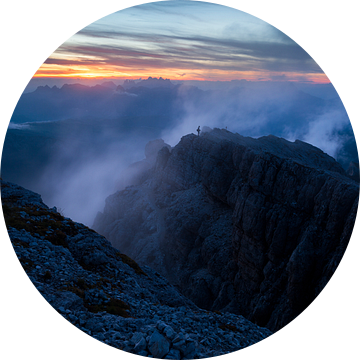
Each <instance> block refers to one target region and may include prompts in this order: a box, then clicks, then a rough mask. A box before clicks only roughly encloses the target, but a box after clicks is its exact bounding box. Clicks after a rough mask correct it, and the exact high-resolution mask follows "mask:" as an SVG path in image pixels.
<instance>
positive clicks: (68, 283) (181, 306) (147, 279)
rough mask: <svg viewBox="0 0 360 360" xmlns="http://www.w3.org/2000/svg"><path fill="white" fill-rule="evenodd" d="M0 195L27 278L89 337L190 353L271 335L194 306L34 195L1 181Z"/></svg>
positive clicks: (175, 355)
mask: <svg viewBox="0 0 360 360" xmlns="http://www.w3.org/2000/svg"><path fill="white" fill-rule="evenodd" d="M1 198H2V204H3V210H4V215H5V220H6V224H7V228H8V233H9V236H10V239H11V241H12V244H13V246H14V249H15V252H16V254H17V256H18V258H19V260H20V263H21V264H22V266H23V268H24V270H25V271H26V273H27V274H28V276H29V278H30V280H31V281H32V283H33V284H34V285H35V286H36V288H37V289H38V290H39V292H40V293H41V294H42V295H43V296H44V298H45V299H46V300H47V301H48V302H49V303H50V304H51V305H52V306H53V307H54V308H55V309H56V310H57V311H58V312H59V313H60V314H61V315H62V316H64V317H65V318H66V319H67V320H69V321H70V322H71V323H72V324H73V325H75V326H76V327H78V328H79V329H81V330H82V331H84V332H86V333H87V334H89V335H91V336H93V337H94V338H96V339H98V340H100V341H102V342H104V343H106V344H108V345H111V346H113V347H116V348H119V349H123V350H125V351H128V352H132V353H135V354H138V355H143V356H148V357H157V358H166V359H185V358H187V359H189V358H204V357H212V356H217V355H221V354H225V353H228V352H232V351H235V350H239V349H242V348H244V347H247V346H249V345H252V344H254V343H256V342H258V341H260V340H262V339H264V338H266V337H267V336H269V335H271V332H270V331H269V330H267V329H264V328H260V327H258V326H257V325H254V324H252V323H251V322H250V321H248V320H246V319H245V318H244V317H242V316H238V315H234V314H230V313H220V312H216V313H215V312H208V311H204V310H201V309H199V308H198V307H197V306H196V305H194V304H193V303H192V302H191V301H190V300H188V299H187V298H185V297H184V296H183V295H181V294H180V293H179V292H178V291H177V290H176V289H175V288H174V287H173V286H172V285H170V284H169V283H168V281H167V280H165V279H164V278H163V277H162V276H161V275H160V274H159V273H157V272H155V271H153V270H151V269H150V268H148V267H140V266H139V265H138V264H137V263H136V262H135V261H133V260H132V259H130V258H129V257H127V256H126V255H124V254H121V253H120V252H119V251H118V250H116V249H115V248H113V247H112V246H111V244H110V243H109V242H108V241H107V240H106V239H105V238H104V237H103V236H101V235H99V234H97V233H96V232H94V231H93V230H91V229H89V228H87V227H86V226H84V225H82V224H79V223H75V222H73V221H72V220H70V219H68V218H64V217H63V216H62V215H60V214H59V213H58V212H57V211H56V209H55V208H52V209H49V208H48V207H47V206H46V205H44V204H43V202H42V200H41V197H40V196H39V195H37V194H35V193H33V192H31V191H28V190H25V189H24V188H22V187H19V186H17V185H14V184H11V183H7V182H1Z"/></svg>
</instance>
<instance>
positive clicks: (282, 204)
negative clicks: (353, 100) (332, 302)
mask: <svg viewBox="0 0 360 360" xmlns="http://www.w3.org/2000/svg"><path fill="white" fill-rule="evenodd" d="M358 194H359V186H358V184H357V183H356V182H355V181H353V180H352V179H350V178H349V177H348V176H347V175H346V173H345V171H344V170H343V169H342V168H341V166H340V165H339V164H338V163H337V162H336V161H335V160H334V159H333V158H331V157H330V156H328V155H326V154H325V153H323V152H322V151H321V150H320V149H317V148H315V147H314V146H312V145H309V144H306V143H303V142H301V141H295V142H294V143H291V142H288V141H286V140H284V139H281V138H277V137H275V136H266V137H262V138H259V139H252V138H246V137H242V136H240V135H238V134H232V133H230V132H228V131H226V130H219V129H215V130H213V131H211V132H208V133H205V134H203V135H202V136H195V135H187V136H184V137H183V138H182V139H181V141H180V142H179V144H178V145H177V146H175V147H174V148H173V149H172V150H171V151H170V150H169V149H168V148H163V149H161V150H160V151H159V153H158V157H157V162H156V164H155V166H154V167H153V168H152V170H151V171H149V172H148V174H147V177H146V178H144V180H143V182H142V184H140V185H137V186H131V187H128V188H126V189H125V190H123V191H119V192H117V193H115V194H113V195H111V196H110V197H108V198H107V199H106V206H105V209H104V211H103V213H99V214H98V216H97V218H96V219H95V222H94V229H96V230H97V231H98V232H100V233H101V234H103V235H104V236H106V238H107V239H108V240H110V241H111V243H112V244H113V245H114V246H115V247H117V248H118V249H120V250H121V251H122V252H124V253H126V254H127V255H129V256H131V257H132V258H134V259H135V260H136V261H138V262H139V264H140V265H144V264H147V265H149V266H151V267H153V268H154V269H156V270H157V271H158V272H159V273H161V274H162V275H163V276H165V277H166V278H167V279H169V281H170V282H171V283H172V284H174V285H176V286H178V287H179V288H180V289H181V291H182V293H183V294H184V295H185V296H187V297H188V298H189V299H191V300H192V301H193V302H195V303H196V304H197V305H198V306H199V307H201V308H205V309H211V310H221V311H229V312H232V313H235V314H242V315H244V316H245V317H247V318H248V319H250V320H251V321H253V322H255V323H257V324H259V325H261V326H267V327H268V328H270V329H271V330H278V329H280V328H281V327H283V326H284V325H286V324H287V323H289V322H290V321H291V320H292V319H294V318H295V317H296V316H297V315H298V314H300V313H301V312H302V311H303V310H304V309H305V308H306V307H307V306H308V305H309V304H310V303H311V302H312V301H313V299H314V298H315V297H316V296H317V295H318V294H319V293H320V291H321V290H322V289H323V287H324V286H325V285H326V283H327V282H328V281H329V279H330V277H331V276H332V274H333V273H334V271H335V269H336V267H337V266H338V264H339V261H340V260H341V257H342V255H343V253H344V251H345V249H346V246H347V243H348V241H349V239H350V236H351V232H352V228H353V225H354V221H355V216H356V212H357V203H358Z"/></svg>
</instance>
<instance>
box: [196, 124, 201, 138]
mask: <svg viewBox="0 0 360 360" xmlns="http://www.w3.org/2000/svg"><path fill="white" fill-rule="evenodd" d="M196 131H197V133H198V136H200V132H201V130H200V126H199V127H198V128H197V129H196Z"/></svg>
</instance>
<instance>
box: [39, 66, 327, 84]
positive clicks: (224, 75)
mask: <svg viewBox="0 0 360 360" xmlns="http://www.w3.org/2000/svg"><path fill="white" fill-rule="evenodd" d="M44 65H45V64H44ZM44 65H43V66H41V67H40V68H39V70H38V71H37V72H36V73H35V75H34V76H33V78H69V79H97V78H98V79H109V80H110V79H113V80H115V79H131V80H135V79H139V78H142V79H147V78H148V77H149V76H151V77H157V78H159V77H162V78H163V79H171V80H184V81H194V80H196V81H231V80H237V79H238V80H241V79H244V80H248V81H277V77H279V78H278V81H281V80H283V81H295V82H304V81H306V82H313V83H317V84H326V83H330V80H329V79H328V77H327V76H326V75H325V74H323V73H322V74H321V73H320V74H316V73H310V74H304V73H285V74H284V73H281V74H279V73H275V72H260V71H224V70H200V69H187V70H184V69H144V70H142V71H134V70H129V69H124V70H119V69H104V68H99V67H95V66H94V67H92V68H90V67H83V66H81V67H80V66H79V67H77V66H73V67H72V68H66V69H60V66H54V65H52V66H51V65H50V66H44ZM185 71H186V73H185V74H182V73H184V72H185ZM180 74H181V75H180ZM284 75H285V76H284ZM282 76H283V78H282Z"/></svg>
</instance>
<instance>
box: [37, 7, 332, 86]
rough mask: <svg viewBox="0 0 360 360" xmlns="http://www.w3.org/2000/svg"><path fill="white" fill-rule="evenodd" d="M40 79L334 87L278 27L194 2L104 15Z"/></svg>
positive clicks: (51, 59) (58, 53)
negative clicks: (247, 82)
mask: <svg viewBox="0 0 360 360" xmlns="http://www.w3.org/2000/svg"><path fill="white" fill-rule="evenodd" d="M35 76H36V77H80V78H96V77H102V78H139V77H148V76H162V77H165V78H170V79H178V80H179V79H183V80H232V79H247V80H293V81H314V82H328V79H327V77H326V76H325V75H324V73H323V72H322V70H321V69H320V68H319V66H318V65H317V64H316V63H315V62H314V61H313V59H312V58H311V57H310V56H309V55H308V54H307V53H306V52H305V51H304V50H303V49H302V48H301V47H300V46H298V45H297V44H296V43H295V42H293V41H292V40H291V39H290V38H289V37H287V36H286V35H285V34H283V33H282V32H281V31H279V30H277V29H276V28H274V27H273V26H271V25H269V24H267V23H266V22H263V21H262V20H260V19H258V18H256V17H253V16H251V15H249V14H246V13H244V12H241V11H239V10H235V9H232V8H229V7H225V6H221V5H216V4H211V3H204V2H193V1H165V2H155V3H149V4H144V5H139V6H135V7H132V8H128V9H125V10H122V11H119V12H116V13H113V14H111V15H109V16H106V17H104V18H102V19H100V20H98V21H96V22H94V23H92V24H90V25H89V26H87V27H85V28H84V29H82V30H81V31H79V32H78V33H77V34H75V35H74V36H73V37H71V38H70V39H69V40H68V41H66V42H65V43H64V44H62V45H61V46H60V47H59V48H58V49H57V50H56V51H55V52H54V53H53V54H52V55H51V56H50V57H49V58H48V59H47V60H46V61H45V63H44V64H43V66H42V67H40V69H39V70H38V72H37V74H36V75H35Z"/></svg>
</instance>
